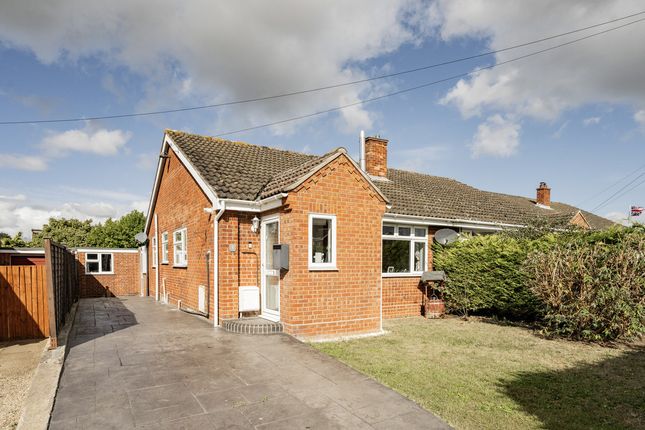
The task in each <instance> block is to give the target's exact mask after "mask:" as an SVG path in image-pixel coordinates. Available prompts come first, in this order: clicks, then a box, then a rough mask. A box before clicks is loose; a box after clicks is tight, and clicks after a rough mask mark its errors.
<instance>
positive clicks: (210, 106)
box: [0, 11, 645, 125]
mask: <svg viewBox="0 0 645 430" xmlns="http://www.w3.org/2000/svg"><path fill="white" fill-rule="evenodd" d="M642 14H645V11H641V12H636V13H633V14H630V15H626V16H623V17H620V18H615V19H612V20H609V21H604V22H601V23H598V24H593V25H589V26H586V27H582V28H578V29H576V30H571V31H567V32H564V33H560V34H556V35H553V36H548V37H544V38H541V39H537V40H533V41H530V42H524V43H520V44H517V45H513V46H508V47H506V48H501V49H497V50H493V51H487V52H483V53H481V54H475V55H470V56H467V57H462V58H456V59H453V60H447V61H444V62H441V63H435V64H430V65H426V66H421V67H416V68H413V69H408V70H402V71H400V72H394V73H388V74H384V75H379V76H374V77H371V78H365V79H359V80H355V81H349V82H343V83H337V84H332V85H326V86H321V87H317V88H310V89H305V90H299V91H292V92H287V93H281V94H274V95H269V96H264V97H256V98H249V99H241V100H232V101H227V102H221V103H214V104H208V105H201V106H190V107H185V108H176V109H164V110H157V111H147V112H132V113H124V114H115V115H101V116H99V115H95V116H86V117H77V118H58V119H41V120H17V121H0V125H19V124H48V123H61V122H79V121H90V120H104V119H118V118H132V117H138V116H151V115H163V114H168V113H177V112H187V111H194V110H203V109H214V108H219V107H224V106H233V105H239V104H245V103H254V102H260V101H267V100H274V99H279V98H284V97H291V96H295V95H301V94H308V93H313V92H318V91H325V90H330V89H334V88H341V87H345V86H350V85H356V84H362V83H366V82H371V81H375V80H379V79H385V78H392V77H395V76H401V75H406V74H410V73H416V72H420V71H424V70H429V69H433V68H437V67H441V66H447V65H450V64H455V63H460V62H464V61H469V60H474V59H477V58H481V57H486V56H489V55H495V54H499V53H501V52H506V51H510V50H513V49H517V48H523V47H526V46H530V45H535V44H537V43H541V42H546V41H548V40H552V39H556V38H559V37H563V36H568V35H571V34H575V33H579V32H582V31H585V30H590V29H592V28H597V27H601V26H604V25H608V24H612V23H615V22H618V21H623V20H625V19H629V18H633V17H635V16H638V15H642ZM617 28H620V27H617Z"/></svg>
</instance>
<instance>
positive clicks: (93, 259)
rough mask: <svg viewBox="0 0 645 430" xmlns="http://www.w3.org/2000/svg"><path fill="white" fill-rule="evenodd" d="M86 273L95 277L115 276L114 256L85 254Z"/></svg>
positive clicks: (109, 254)
mask: <svg viewBox="0 0 645 430" xmlns="http://www.w3.org/2000/svg"><path fill="white" fill-rule="evenodd" d="M85 273H90V274H95V275H113V274H114V255H113V254H112V253H111V252H88V253H86V254H85Z"/></svg>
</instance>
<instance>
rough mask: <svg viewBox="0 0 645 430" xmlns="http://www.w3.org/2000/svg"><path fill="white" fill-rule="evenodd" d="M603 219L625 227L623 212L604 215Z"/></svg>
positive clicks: (625, 218)
mask: <svg viewBox="0 0 645 430" xmlns="http://www.w3.org/2000/svg"><path fill="white" fill-rule="evenodd" d="M604 217H605V218H607V219H610V220H612V221H614V222H616V223H618V224H622V225H627V224H628V222H627V215H626V214H625V213H624V212H609V213H607V214H605V215H604Z"/></svg>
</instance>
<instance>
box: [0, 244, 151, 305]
mask: <svg viewBox="0 0 645 430" xmlns="http://www.w3.org/2000/svg"><path fill="white" fill-rule="evenodd" d="M70 251H71V252H72V253H73V254H74V255H75V258H76V267H77V272H78V280H79V284H80V285H79V288H80V296H81V297H106V296H128V295H136V294H139V295H144V294H145V286H144V285H142V282H141V279H142V270H144V268H143V266H142V265H141V260H140V251H139V250H138V249H123V248H76V249H70ZM144 257H145V254H144ZM44 264H45V250H44V249H43V248H6V249H0V266H40V265H44ZM144 273H145V272H144Z"/></svg>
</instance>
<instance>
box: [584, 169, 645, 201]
mask: <svg viewBox="0 0 645 430" xmlns="http://www.w3.org/2000/svg"><path fill="white" fill-rule="evenodd" d="M644 168H645V164H643V165H642V166H640V167H639V168H637V169H635V170H633V171H631V172H630V173H628V174H626V175H625V176H623V177H622V178H620V179H619V180H617V181H616V182H614V183H612V184H611V185H609V186H608V187H606V188H603V189H602V190H600V191H599V192H597V193H594V194H593V195H590V196H589V197H587V198H586V199H584V200H582V201H580V202H579V203H577V204H576V206H580V205H582V204H584V203H586V202H588V201H590V200H593V199H594V198H595V197H599V196H601V195H603V194H604V193H605V192H607V191H609V190H610V189H612V188H614V187H615V186H616V185H618V184H620V183H621V182H623V181H624V180H625V179H627V178H629V177H630V176H632V175H633V174H634V173H637V172H638V171H640V170H642V169H644Z"/></svg>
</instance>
